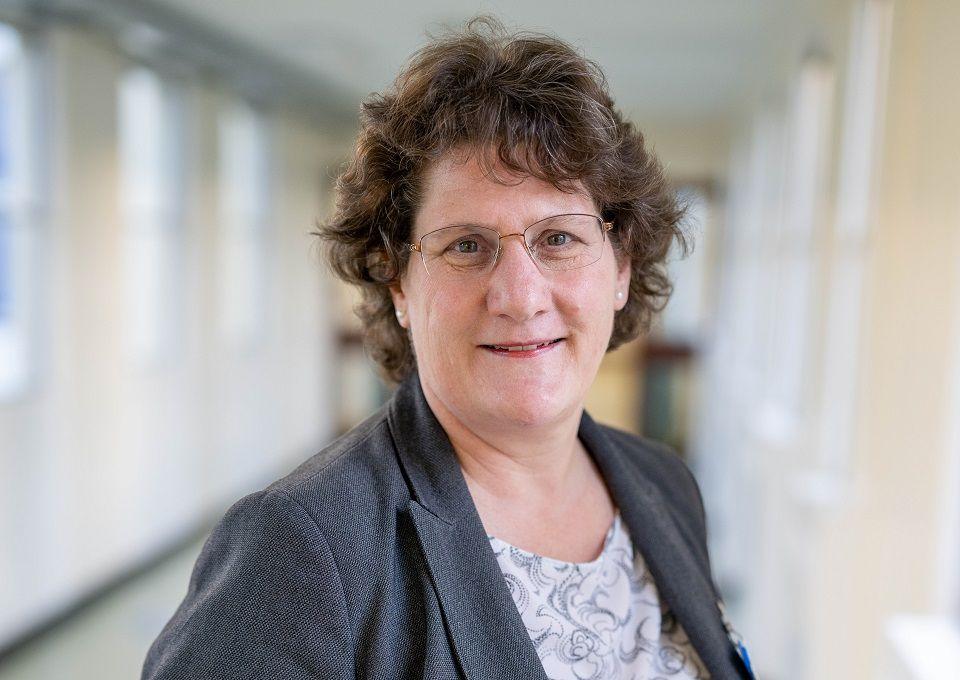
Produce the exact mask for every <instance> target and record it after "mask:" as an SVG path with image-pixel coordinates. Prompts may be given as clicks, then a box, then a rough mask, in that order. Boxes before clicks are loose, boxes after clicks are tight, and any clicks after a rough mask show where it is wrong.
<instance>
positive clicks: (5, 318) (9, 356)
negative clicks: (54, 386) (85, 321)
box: [0, 24, 39, 400]
mask: <svg viewBox="0 0 960 680" xmlns="http://www.w3.org/2000/svg"><path fill="white" fill-rule="evenodd" d="M30 67H31V63H30V62H29V60H28V53H27V50H26V47H25V44H24V41H23V39H22V38H21V36H20V34H19V33H18V32H17V31H16V30H15V29H14V28H12V27H11V26H8V25H5V24H0V400H6V399H13V398H16V397H18V396H20V395H21V394H23V393H24V391H25V390H26V389H27V387H28V385H29V383H30V378H31V374H32V366H33V363H34V357H33V356H32V355H31V345H32V343H31V342H30V337H31V330H32V326H31V324H32V318H31V312H32V311H33V307H34V301H35V296H36V285H35V283H36V282H35V280H34V278H33V277H34V275H35V274H36V268H35V267H34V266H32V264H33V262H34V240H35V238H36V234H35V231H36V227H37V225H36V221H37V220H36V218H37V211H36V197H35V194H34V191H35V188H36V182H35V161H36V159H37V157H38V155H39V154H38V153H37V149H36V148H34V146H35V145H34V142H35V141H36V139H37V137H36V131H35V129H34V125H32V123H33V122H34V121H35V119H36V117H35V116H32V115H31V109H32V107H33V104H34V97H33V95H34V94H35V93H34V92H33V89H32V88H31V87H30V86H29V84H30V83H31V82H35V79H31V78H28V69H29V68H30Z"/></svg>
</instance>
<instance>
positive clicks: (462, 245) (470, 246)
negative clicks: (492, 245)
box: [453, 241, 480, 254]
mask: <svg viewBox="0 0 960 680" xmlns="http://www.w3.org/2000/svg"><path fill="white" fill-rule="evenodd" d="M453 249H454V250H455V251H457V252H458V253H463V254H469V253H475V252H477V251H478V250H480V244H479V243H477V242H476V241H457V242H456V243H455V244H454V245H453Z"/></svg>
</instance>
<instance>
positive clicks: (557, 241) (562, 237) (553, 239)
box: [547, 233, 570, 246]
mask: <svg viewBox="0 0 960 680" xmlns="http://www.w3.org/2000/svg"><path fill="white" fill-rule="evenodd" d="M569 242H570V236H569V235H568V234H564V233H556V234H550V235H549V236H547V245H548V246H565V245H567V244H568V243H569Z"/></svg>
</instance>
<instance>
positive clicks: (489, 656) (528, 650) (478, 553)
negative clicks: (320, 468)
mask: <svg viewBox="0 0 960 680" xmlns="http://www.w3.org/2000/svg"><path fill="white" fill-rule="evenodd" d="M387 418H388V423H389V426H390V430H391V433H392V435H393V439H394V444H395V446H396V449H397V454H398V456H399V459H400V464H401V466H402V468H403V470H404V472H405V474H406V475H407V479H408V481H409V483H410V486H411V489H412V492H413V500H411V501H410V504H409V508H408V509H409V512H410V515H411V518H412V520H413V524H414V527H415V528H416V532H417V538H418V539H419V541H420V546H421V549H422V550H423V554H424V557H425V559H426V564H427V568H428V570H429V572H430V577H431V579H432V581H433V585H434V588H435V589H436V593H437V597H438V599H439V601H440V607H441V609H442V611H443V616H444V619H445V624H446V626H447V631H448V634H449V635H450V639H451V641H452V644H453V648H454V652H455V654H456V657H457V660H458V662H459V663H460V667H461V668H462V669H463V672H464V674H465V675H466V676H467V677H468V678H469V679H470V680H488V679H489V680H516V679H517V678H525V679H526V678H530V679H531V680H547V676H546V673H544V670H543V665H542V664H541V663H540V659H539V658H538V657H537V653H536V649H534V646H533V643H532V642H531V641H530V636H529V634H528V633H527V630H526V627H525V626H524V624H523V620H522V619H521V618H520V613H519V612H518V611H517V608H516V605H515V604H514V602H513V598H512V597H511V595H510V591H509V590H508V589H507V585H506V582H505V580H504V578H503V574H502V573H501V571H500V567H499V565H498V564H497V560H496V557H495V556H494V554H493V550H491V548H490V543H489V540H488V539H487V535H486V532H485V531H484V528H483V523H482V522H481V521H480V516H479V515H478V514H477V510H476V506H475V505H474V503H473V498H472V497H471V496H470V490H469V489H468V488H467V483H466V480H465V479H464V478H463V473H462V472H461V471H460V464H459V461H458V460H457V458H456V454H455V452H454V451H453V447H452V446H451V444H450V440H449V439H448V438H447V436H446V433H444V431H443V428H441V427H440V424H439V423H438V422H437V420H436V418H435V417H434V415H433V412H432V411H431V410H430V407H429V406H428V404H427V402H426V399H425V398H424V396H423V392H422V389H421V387H420V382H419V377H418V375H417V374H416V373H414V374H413V375H412V376H411V378H410V379H408V380H407V381H405V382H404V383H403V384H402V385H401V386H400V387H399V388H398V390H397V393H396V394H395V395H394V398H393V400H392V401H391V403H390V407H389V412H388V417H387Z"/></svg>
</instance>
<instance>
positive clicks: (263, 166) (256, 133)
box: [218, 104, 271, 348]
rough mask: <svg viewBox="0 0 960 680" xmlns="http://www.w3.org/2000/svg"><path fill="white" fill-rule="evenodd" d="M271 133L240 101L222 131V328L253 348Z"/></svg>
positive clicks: (260, 322) (261, 309)
mask: <svg viewBox="0 0 960 680" xmlns="http://www.w3.org/2000/svg"><path fill="white" fill-rule="evenodd" d="M270 143H271V140H270V135H269V129H268V126H267V122H266V120H265V119H264V116H263V115H262V114H261V113H260V112H259V111H257V110H255V109H253V108H252V107H250V106H247V105H243V104H237V105H234V106H232V107H230V108H228V109H227V110H225V111H224V112H223V114H222V115H221V117H220V129H219V164H220V168H219V173H220V224H221V237H220V238H219V239H218V243H219V247H220V258H219V259H220V275H219V282H220V286H219V300H220V304H219V310H220V319H219V326H220V330H221V334H222V336H223V337H224V339H225V340H226V342H227V344H228V345H230V346H232V347H234V348H243V347H247V348H248V347H250V346H253V345H255V344H256V343H257V342H258V341H259V340H260V339H262V336H263V331H264V328H265V325H266V324H265V320H264V314H265V311H266V282H267V280H268V276H267V271H266V266H267V262H268V257H267V255H268V253H267V247H268V245H269V244H268V241H267V238H266V236H267V234H266V231H267V221H268V219H269V215H270V178H271V171H270Z"/></svg>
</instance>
